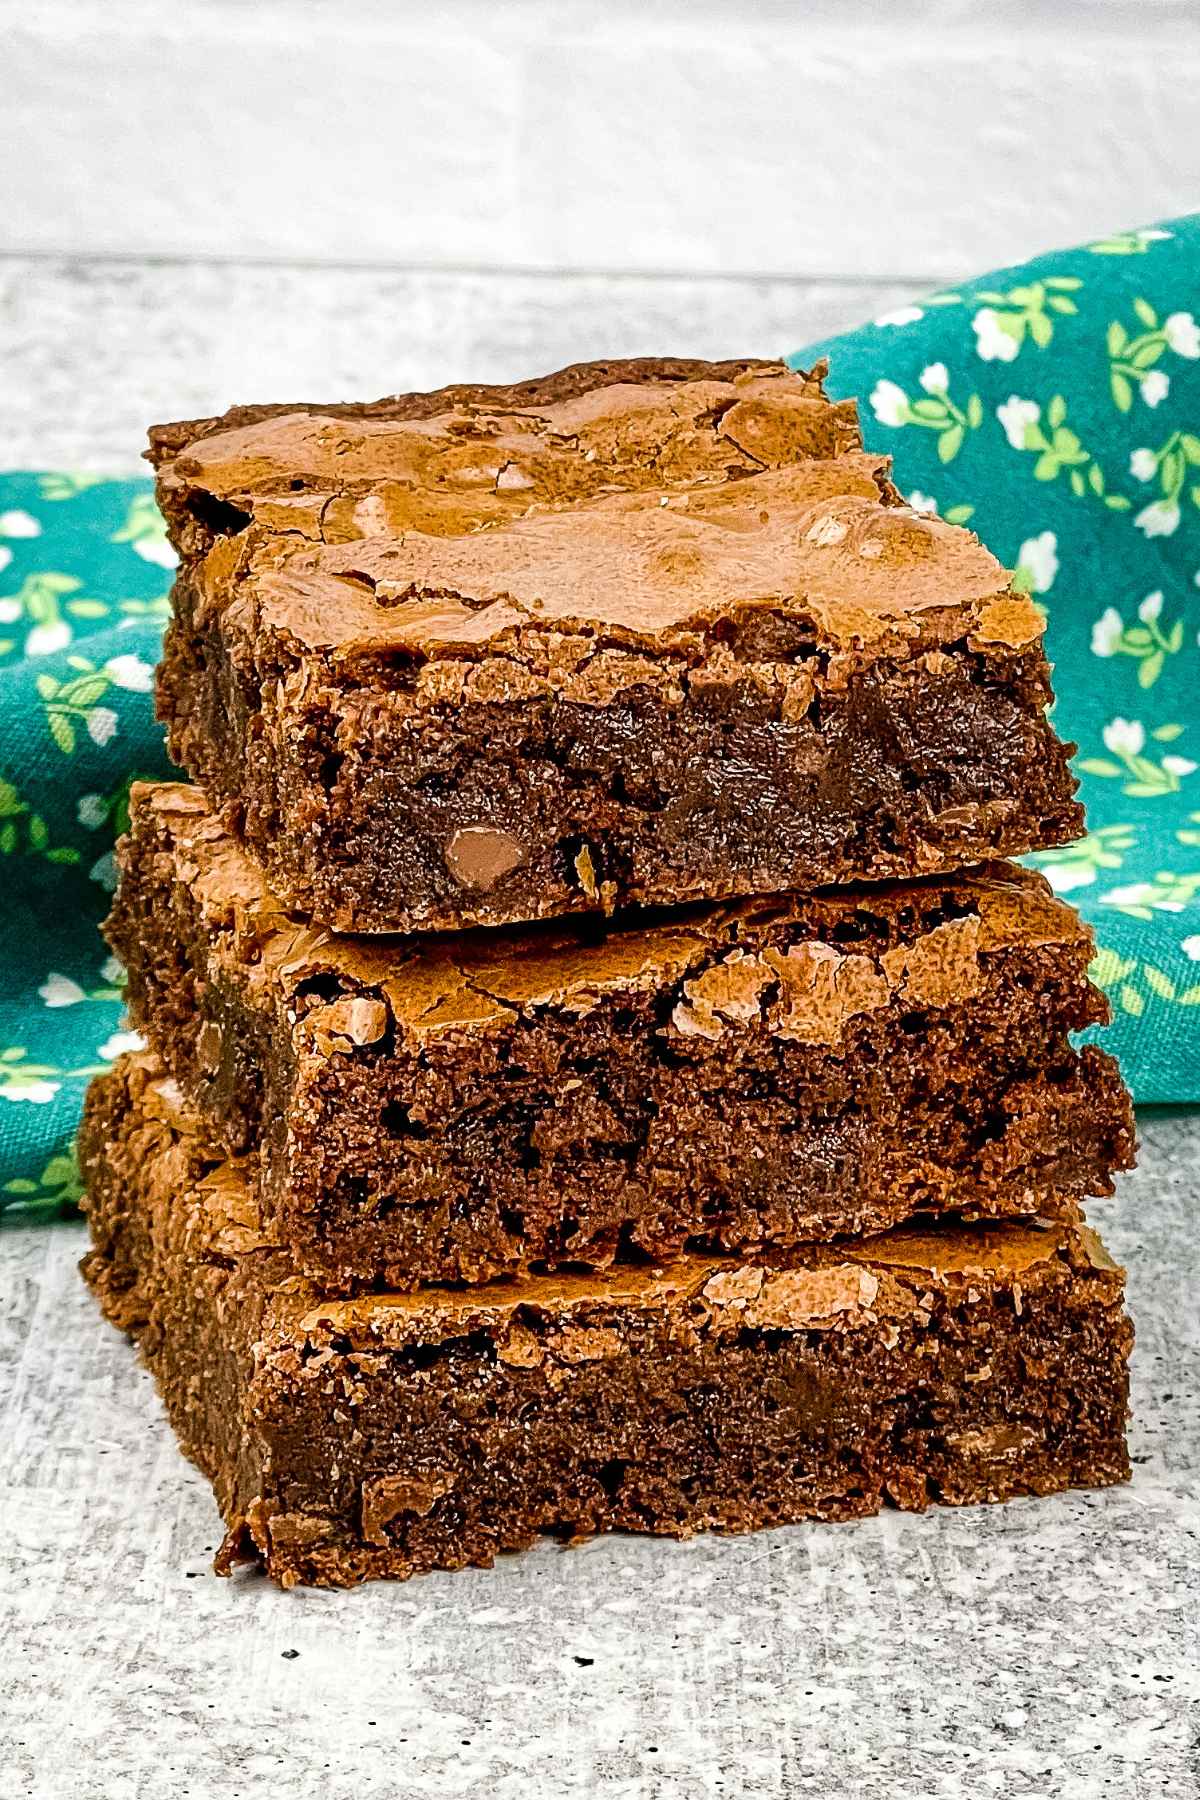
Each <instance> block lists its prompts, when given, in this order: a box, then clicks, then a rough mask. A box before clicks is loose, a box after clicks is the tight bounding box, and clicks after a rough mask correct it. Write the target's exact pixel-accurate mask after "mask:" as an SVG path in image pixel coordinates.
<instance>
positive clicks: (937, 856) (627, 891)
mask: <svg viewBox="0 0 1200 1800" xmlns="http://www.w3.org/2000/svg"><path fill="white" fill-rule="evenodd" d="M820 374H821V371H817V372H815V373H814V374H812V375H805V374H802V373H792V372H791V371H789V370H788V369H786V368H785V367H784V366H783V365H782V364H765V363H752V362H742V363H727V364H685V363H637V364H595V365H589V366H584V367H581V368H576V369H571V370H565V371H563V372H562V373H561V374H560V375H557V376H552V377H549V378H547V379H546V380H544V381H541V382H531V383H525V384H521V385H520V386H518V387H515V388H507V389H481V388H473V389H447V390H444V391H443V392H442V393H441V394H436V395H418V396H407V397H404V398H401V399H397V400H391V401H380V402H376V403H374V404H373V405H370V406H364V407H359V408H348V407H331V408H317V407H299V408H296V407H293V408H288V409H267V408H259V409H243V410H241V411H238V412H235V413H233V414H230V415H227V416H226V418H225V419H222V420H205V421H199V422H194V423H192V424H190V425H179V426H166V427H159V428H157V429H156V431H155V432H154V433H153V434H152V450H151V456H152V460H154V461H155V463H156V466H157V468H158V474H159V484H158V491H159V497H160V502H161V504H162V507H163V510H164V513H165V515H166V517H167V520H168V526H169V529H170V531H171V535H172V538H173V541H174V542H175V543H176V545H177V547H178V548H179V550H180V554H181V558H182V562H181V569H180V575H179V579H178V581H177V583H176V588H175V595H174V601H175V617H174V620H173V623H172V625H171V628H170V630H169V632H168V638H167V647H166V653H165V660H164V664H163V669H162V672H161V676H160V687H159V702H160V711H161V714H162V716H163V717H164V719H165V720H166V722H167V724H168V728H169V738H170V745H171V750H172V754H173V755H174V756H175V758H176V759H177V760H178V761H179V762H180V763H181V764H182V765H183V766H184V767H185V768H186V769H187V770H188V772H189V773H190V774H191V775H192V776H194V777H195V778H196V779H198V780H200V781H202V782H203V783H204V784H205V785H206V787H207V788H208V790H209V793H210V796H212V797H213V798H214V799H215V800H216V801H217V803H218V804H219V805H220V806H221V808H222V809H223V811H224V814H225V818H226V821H227V823H228V824H229V825H230V826H231V827H232V828H233V829H234V830H235V831H236V832H237V833H238V834H239V835H240V836H241V837H242V839H243V841H244V843H245V844H246V846H247V847H248V848H249V849H250V850H251V851H252V852H253V853H254V854H255V855H256V856H257V857H258V859H259V861H260V863H261V864H262V865H263V866H264V869H265V871H266V874H267V877H268V879H269V881H270V883H271V886H272V888H273V889H274V891H275V892H276V893H277V894H278V895H279V897H280V898H281V899H283V900H284V901H286V902H287V904H289V905H290V906H292V907H295V908H298V909H301V910H304V911H307V912H309V913H311V914H312V915H314V917H315V918H316V919H317V920H318V921H319V922H321V923H323V924H326V925H329V926H331V927H333V928H335V929H340V930H346V929H354V930H356V931H360V932H361V931H411V930H417V929H457V928H459V927H462V926H464V925H469V924H485V925H499V924H506V923H516V922H518V921H522V920H528V919H535V918H540V917H547V916H551V915H555V914H562V913H568V912H576V911H582V910H587V909H589V908H603V909H605V910H610V911H611V910H613V909H614V908H617V907H620V906H624V905H630V904H638V905H644V904H665V903H673V902H678V901H685V900H693V899H697V898H723V897H726V896H733V895H739V894H750V893H761V892H772V891H777V890H785V889H798V888H808V887H814V886H819V885H822V884H825V883H829V882H844V881H850V880H861V879H866V880H872V879H882V878H891V877H896V876H912V875H921V874H927V873H934V872H941V871H945V870H948V869H951V868H954V867H957V866H960V865H962V864H966V863H970V862H975V861H979V860H983V859H986V858H988V857H992V856H995V855H997V854H1001V855H1006V856H1007V855H1013V854H1017V853H1020V852H1023V851H1027V850H1031V849H1036V848H1040V847H1045V846H1049V845H1052V844H1058V843H1062V842H1065V841H1067V840H1069V839H1070V838H1072V837H1074V836H1076V835H1077V834H1078V832H1079V830H1080V827H1081V812H1080V809H1079V807H1078V805H1077V803H1076V802H1075V799H1074V783H1073V781H1072V779H1071V776H1070V773H1069V770H1068V767H1067V755H1068V748H1067V747H1066V746H1064V745H1063V744H1061V743H1060V742H1059V740H1058V739H1057V737H1056V736H1055V734H1054V732H1053V731H1052V729H1051V728H1050V726H1049V724H1048V723H1047V720H1046V708H1047V705H1048V703H1049V701H1050V698H1051V692H1050V685H1049V671H1048V667H1047V664H1046V662H1045V659H1044V656H1043V654H1042V647H1041V621H1040V618H1039V616H1038V614H1037V612H1036V610H1035V609H1034V608H1033V606H1032V605H1031V603H1030V602H1029V600H1028V599H1027V598H1026V597H1025V596H1023V595H1021V594H1018V593H1015V592H1014V591H1013V590H1012V589H1011V587H1010V586H1009V582H1008V577H1007V574H1006V572H1005V571H1004V570H1003V569H1002V568H1001V566H1000V565H999V563H997V562H996V560H995V559H994V558H993V557H992V556H991V555H990V554H989V552H988V551H986V550H985V549H984V548H983V546H982V545H980V544H979V542H978V540H977V539H975V538H974V537H973V536H972V535H971V534H970V533H968V532H965V531H962V530H958V529H956V528H954V527H951V526H949V525H946V524H944V523H943V522H942V521H941V520H937V519H927V518H923V517H921V516H919V515H917V514H916V513H914V512H913V511H911V509H909V508H908V507H907V506H905V505H904V504H903V502H902V500H901V498H900V496H899V495H898V494H897V492H896V490H895V488H894V487H893V486H892V484H891V482H890V480H889V478H888V472H887V470H888V465H887V461H886V459H885V458H882V457H877V456H872V455H869V454H867V453H866V452H864V451H863V449H862V448H861V443H860V439H859V436H858V429H857V424H856V420H855V414H854V409H853V407H852V406H851V405H849V404H848V403H838V404H834V403H832V402H831V401H829V400H828V399H827V398H826V397H825V395H824V393H823V390H822V386H821V380H820Z"/></svg>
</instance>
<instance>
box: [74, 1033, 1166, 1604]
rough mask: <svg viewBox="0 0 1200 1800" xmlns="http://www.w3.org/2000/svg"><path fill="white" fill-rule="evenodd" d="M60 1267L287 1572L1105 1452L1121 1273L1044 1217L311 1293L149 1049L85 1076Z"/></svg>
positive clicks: (487, 1551)
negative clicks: (339, 1296)
mask: <svg viewBox="0 0 1200 1800" xmlns="http://www.w3.org/2000/svg"><path fill="white" fill-rule="evenodd" d="M82 1157H83V1165H84V1169H85V1174H86V1178H87V1184H88V1202H87V1205H88V1213H89V1221H90V1225H91V1233H92V1240H93V1245H94V1248H93V1249H92V1251H91V1253H90V1255H89V1256H88V1257H87V1258H86V1260H85V1264H84V1268H85V1273H86V1275H87V1279H88V1281H89V1282H90V1283H91V1285H92V1287H93V1288H94V1290H95V1292H96V1293H97V1295H98V1297H99V1299H100V1302H101V1305H102V1306H103V1308H104V1310H105V1312H106V1314H107V1316H108V1317H109V1319H110V1320H111V1321H112V1322H113V1323H114V1324H115V1325H117V1326H119V1327H120V1328H121V1329H123V1330H126V1331H130V1332H132V1333H133V1334H134V1335H135V1336H136V1337H137V1338H138V1339H139V1340H140V1343H141V1348H142V1353H143V1355H144V1357H145V1360H146V1362H147V1363H148V1365H149V1367H150V1368H151V1369H152V1370H153V1372H154V1374H155V1376H156V1377H157V1380H158V1384H159V1387H160V1389H161V1391H162V1395H163V1398H164V1401H165V1403H166V1407H167V1411H168V1413H169V1415H170V1417H171V1421H172V1423H173V1425H174V1426H175V1429H176V1431H177V1433H178V1434H179V1437H180V1440H181V1442H182V1444H183V1446H184V1448H185V1449H186V1450H187V1452H188V1454H189V1455H190V1456H191V1457H192V1458H193V1459H194V1460H195V1461H196V1462H197V1463H198V1464H199V1466H200V1468H201V1469H202V1470H203V1471H204V1472H205V1474H207V1475H208V1476H209V1478H210V1479H211V1480H212V1482H213V1485H214V1488H215V1490H216V1496H217V1500H218V1503H219V1506H220V1509H221V1512H222V1515H223V1517H224V1519H225V1523H226V1527H227V1534H226V1538H225V1542H224V1544H223V1546H222V1548H221V1552H220V1555H219V1557H218V1562H217V1566H218V1568H219V1569H221V1570H227V1569H228V1568H230V1566H231V1565H232V1564H233V1563H234V1562H235V1561H237V1560H239V1559H244V1558H245V1559H249V1558H254V1559H259V1560H261V1561H262V1563H263V1564H265V1566H266V1569H267V1571H268V1573H269V1574H271V1575H273V1576H274V1577H276V1579H278V1580H280V1581H282V1582H283V1583H285V1584H286V1585H291V1584H292V1583H295V1582H298V1581H304V1582H310V1583H318V1584H322V1585H331V1586H341V1585H346V1584H349V1583H353V1582H357V1581H361V1580H364V1579H367V1578H369V1577H373V1576H393V1577H395V1576H399V1577H404V1576H407V1575H410V1574H414V1573H416V1572H418V1571H422V1570H428V1569H433V1568H458V1567H461V1566H464V1565H467V1564H489V1563H491V1561H492V1560H493V1558H494V1557H495V1555H496V1554H497V1553H498V1552H501V1551H504V1550H515V1549H518V1548H521V1547H523V1546H526V1545H528V1544H530V1543H531V1542H532V1541H533V1540H534V1538H535V1537H536V1536H537V1535H538V1534H540V1533H545V1532H555V1533H561V1534H563V1535H565V1536H569V1537H578V1536H579V1535H581V1534H584V1533H590V1532H596V1531H607V1530H618V1529H619V1530H627V1531H642V1532H655V1533H661V1534H666V1535H669V1536H674V1537H684V1536H687V1535H689V1534H690V1533H692V1532H695V1531H700V1530H704V1529H715V1530H721V1531H747V1530H751V1529H754V1528H757V1527H760V1526H765V1525H776V1524H783V1523H786V1522H788V1521H790V1520H797V1519H802V1518H808V1517H815V1518H821V1519H850V1518H856V1517H859V1516H861V1515H863V1514H867V1513H871V1512H875V1511H877V1510H878V1509H879V1507H880V1506H881V1505H882V1504H883V1503H884V1502H885V1501H891V1502H893V1503H895V1504H896V1505H899V1506H902V1507H908V1508H923V1507H924V1506H926V1505H927V1504H928V1503H929V1502H930V1501H933V1500H938V1501H947V1502H950V1503H954V1504H957V1503H960V1502H966V1501H976V1500H1003V1499H1008V1498H1010V1497H1012V1496H1014V1495H1018V1494H1045V1493H1051V1492H1054V1491H1055V1490H1057V1489H1060V1488H1064V1487H1068V1486H1072V1485H1099V1484H1105V1483H1109V1482H1114V1481H1120V1480H1123V1479H1124V1478H1125V1477H1126V1476H1127V1474H1128V1461H1127V1456H1126V1449H1125V1416H1126V1392H1127V1378H1126V1361H1127V1357H1128V1352H1129V1346H1130V1340H1131V1335H1132V1333H1131V1328H1130V1326H1129V1323H1128V1320H1127V1319H1126V1317H1125V1314H1124V1312H1123V1310H1122V1272H1121V1270H1120V1269H1118V1268H1117V1267H1116V1266H1115V1265H1114V1264H1113V1263H1112V1262H1111V1261H1110V1260H1109V1258H1108V1257H1107V1256H1106V1255H1105V1253H1104V1251H1103V1250H1102V1248H1101V1247H1100V1245H1099V1242H1098V1240H1097V1239H1096V1238H1095V1236H1094V1235H1093V1234H1092V1233H1091V1232H1090V1231H1087V1230H1086V1229H1084V1228H1081V1227H1078V1226H1075V1225H1070V1224H1056V1225H1050V1226H1046V1225H1039V1224H1033V1223H1023V1224H1018V1223H1007V1224H1004V1225H999V1226H992V1227H971V1226H965V1225H950V1226H943V1227H939V1228H936V1229H929V1230H925V1231H905V1230H901V1231H896V1232H893V1233H890V1234H885V1235H884V1236H882V1237H877V1238H873V1239H867V1240H859V1241H855V1242H853V1243H849V1244H847V1243H842V1244H838V1245H836V1246H832V1247H826V1248H822V1249H813V1250H810V1251H807V1252H804V1253H803V1254H801V1253H791V1254H781V1255H780V1256H779V1257H775V1258H772V1259H770V1260H767V1261H761V1262H760V1261H751V1262H742V1263H732V1262H730V1261H729V1260H728V1259H721V1258H712V1257H709V1258H705V1257H696V1256H688V1257H684V1258H681V1259H679V1260H678V1261H676V1262H674V1263H672V1264H671V1265H669V1266H668V1267H655V1266H646V1267H641V1268H622V1269H619V1270H616V1271H613V1272H612V1273H610V1274H607V1275H596V1274H591V1275H583V1274H574V1275H565V1276H540V1277H530V1278H526V1279H524V1280H519V1281H514V1282H505V1283H498V1284H493V1285H491V1286H489V1287H483V1288H477V1289H465V1290H458V1291H449V1290H443V1291H436V1290H425V1291H423V1292H421V1293H419V1294H413V1295H400V1294H376V1295H371V1296H366V1297H359V1298H357V1299H344V1300H332V1299H330V1298H329V1297H328V1296H325V1295H323V1294H322V1293H321V1292H320V1291H318V1290H317V1289H315V1288H313V1287H312V1286H311V1285H309V1284H308V1283H307V1282H305V1281H304V1280H303V1279H302V1278H301V1277H299V1276H297V1275H296V1273H295V1271H294V1268H293V1265H292V1264H291V1261H290V1259H289V1258H288V1256H287V1255H286V1253H285V1252H284V1251H282V1250H281V1249H280V1247H279V1246H278V1244H277V1242H276V1241H275V1240H274V1238H273V1237H272V1235H271V1233H270V1232H269V1231H268V1230H266V1228H265V1227H264V1224H263V1221H262V1219H261V1217H260V1215H259V1213H258V1210H257V1208H256V1205H255V1201H254V1197H253V1192H252V1189H251V1188H249V1187H248V1186H247V1185H246V1183H245V1182H244V1181H243V1180H242V1178H241V1176H240V1174H239V1173H238V1171H237V1170H236V1169H234V1168H233V1167H232V1166H231V1165H230V1164H228V1163H220V1162H214V1160H213V1156H212V1153H211V1151H209V1150H208V1149H206V1147H205V1146H204V1144H203V1143H202V1141H201V1140H200V1139H199V1138H198V1137H197V1136H196V1134H195V1132H194V1130H193V1129H192V1128H191V1126H190V1125H189V1123H188V1120H187V1118H186V1115H185V1114H184V1113H183V1112H182V1111H181V1108H180V1104H179V1099H178V1091H177V1089H176V1087H175V1084H174V1083H173V1082H171V1081H169V1080H165V1079H164V1078H163V1077H162V1074H161V1069H160V1066H159V1065H157V1064H156V1063H155V1062H154V1060H153V1059H152V1058H150V1057H148V1056H139V1057H135V1058H131V1059H127V1060H126V1061H125V1062H124V1064H123V1065H118V1066H117V1067H115V1068H114V1070H113V1071H112V1073H110V1074H108V1075H105V1076H103V1077H101V1078H100V1079H99V1080H98V1081H97V1082H96V1083H95V1085H94V1086H93V1089H92V1092H91V1095H90V1097H89V1100H88V1106H87V1115H86V1120H85V1125H84V1131H83V1137H82Z"/></svg>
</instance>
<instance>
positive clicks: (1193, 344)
mask: <svg viewBox="0 0 1200 1800" xmlns="http://www.w3.org/2000/svg"><path fill="white" fill-rule="evenodd" d="M1163 330H1164V331H1165V332H1166V334H1167V342H1168V344H1170V346H1171V348H1172V350H1173V351H1174V352H1175V354H1176V356H1186V357H1188V358H1190V359H1191V360H1192V361H1193V362H1194V361H1195V360H1196V358H1197V357H1200V326H1198V325H1197V324H1196V321H1195V319H1193V317H1192V315H1191V313H1190V312H1176V313H1171V314H1170V315H1169V316H1168V317H1167V318H1166V319H1164V320H1163Z"/></svg>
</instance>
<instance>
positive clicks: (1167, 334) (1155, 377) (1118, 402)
mask: <svg viewBox="0 0 1200 1800" xmlns="http://www.w3.org/2000/svg"><path fill="white" fill-rule="evenodd" d="M1133 311H1134V312H1135V313H1136V314H1137V319H1138V323H1139V324H1140V325H1141V326H1142V327H1143V329H1142V331H1141V332H1140V333H1138V334H1136V335H1132V336H1131V335H1130V333H1129V332H1128V331H1127V330H1126V328H1125V326H1124V325H1123V324H1122V323H1121V321H1120V320H1119V319H1114V320H1113V321H1112V323H1111V324H1110V325H1109V328H1108V332H1107V335H1106V338H1105V342H1106V344H1107V347H1108V362H1109V370H1108V381H1109V388H1110V389H1111V392H1112V397H1113V404H1114V405H1115V406H1117V407H1118V408H1119V409H1120V411H1121V412H1128V411H1129V409H1130V407H1131V406H1132V405H1133V402H1134V396H1135V395H1140V397H1141V398H1142V399H1143V400H1144V401H1145V403H1146V405H1147V406H1158V405H1160V404H1161V402H1162V401H1164V400H1165V399H1166V397H1167V395H1168V394H1169V393H1170V391H1171V378H1170V376H1169V375H1168V374H1167V373H1166V372H1165V370H1163V369H1160V368H1158V367H1156V365H1157V364H1158V362H1159V361H1160V360H1161V358H1162V356H1163V355H1164V353H1165V352H1166V351H1168V350H1173V351H1174V352H1175V354H1176V355H1177V356H1183V357H1186V358H1187V359H1188V361H1189V362H1195V361H1196V359H1197V358H1198V357H1200V330H1198V329H1197V326H1196V321H1195V319H1194V318H1193V317H1192V315H1191V313H1190V312H1175V313H1171V314H1170V316H1169V317H1168V318H1166V319H1163V320H1162V321H1161V322H1160V320H1159V317H1158V314H1157V313H1156V312H1155V310H1154V308H1153V307H1152V306H1151V305H1150V302H1149V301H1148V300H1143V299H1142V297H1141V296H1140V295H1139V296H1138V297H1137V298H1136V299H1135V300H1134V302H1133Z"/></svg>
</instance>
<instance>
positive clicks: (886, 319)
mask: <svg viewBox="0 0 1200 1800" xmlns="http://www.w3.org/2000/svg"><path fill="white" fill-rule="evenodd" d="M924 317H925V314H924V312H923V310H922V309H921V307H919V306H893V308H892V309H891V311H890V312H884V313H880V315H879V317H878V318H877V319H876V321H875V323H876V325H915V324H916V323H917V320H918V319H923V318H924Z"/></svg>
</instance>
